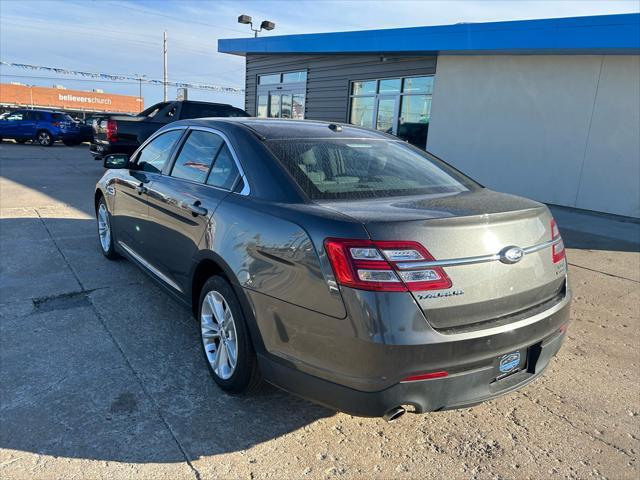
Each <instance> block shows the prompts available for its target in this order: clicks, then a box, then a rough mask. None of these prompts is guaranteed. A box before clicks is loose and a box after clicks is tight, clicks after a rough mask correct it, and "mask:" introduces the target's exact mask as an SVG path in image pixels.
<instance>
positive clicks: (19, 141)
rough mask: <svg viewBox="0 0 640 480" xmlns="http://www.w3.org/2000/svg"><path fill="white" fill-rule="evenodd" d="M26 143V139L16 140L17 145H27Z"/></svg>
mask: <svg viewBox="0 0 640 480" xmlns="http://www.w3.org/2000/svg"><path fill="white" fill-rule="evenodd" d="M26 142H27V139H26V138H16V143H20V144H22V143H26Z"/></svg>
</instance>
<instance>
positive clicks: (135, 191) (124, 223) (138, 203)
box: [112, 129, 184, 260]
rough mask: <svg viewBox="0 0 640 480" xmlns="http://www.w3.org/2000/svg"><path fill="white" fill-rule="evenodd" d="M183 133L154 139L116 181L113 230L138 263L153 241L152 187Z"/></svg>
mask: <svg viewBox="0 0 640 480" xmlns="http://www.w3.org/2000/svg"><path fill="white" fill-rule="evenodd" d="M183 132H184V130H182V129H181V130H170V131H168V132H165V133H163V134H161V135H158V136H157V137H155V138H154V139H153V140H151V142H149V143H148V144H147V145H145V146H144V147H143V148H142V149H141V150H140V151H139V152H138V153H137V154H136V155H135V157H134V158H133V159H132V162H131V163H132V165H131V169H130V170H129V171H128V172H127V173H125V174H124V175H122V176H121V177H119V178H118V179H117V181H116V182H115V208H114V211H113V212H112V218H113V224H114V231H115V234H116V237H117V241H118V242H120V243H121V244H124V245H121V246H123V248H124V249H125V250H127V252H128V253H129V254H132V255H133V256H135V257H136V258H137V259H138V260H141V259H144V257H145V256H146V254H145V250H146V249H148V244H149V242H152V241H153V239H151V238H150V237H149V235H148V230H149V204H148V201H147V200H148V191H149V187H150V186H151V182H153V180H154V179H155V178H156V177H157V176H158V175H159V174H160V172H162V169H163V167H164V164H165V163H166V162H167V160H168V159H169V158H170V156H171V152H172V150H173V148H174V147H175V146H176V144H177V141H178V139H179V138H180V136H181V135H182V133H183ZM132 252H133V253H132ZM138 257H140V258H138Z"/></svg>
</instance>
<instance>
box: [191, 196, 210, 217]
mask: <svg viewBox="0 0 640 480" xmlns="http://www.w3.org/2000/svg"><path fill="white" fill-rule="evenodd" d="M188 208H189V210H191V214H192V215H193V216H194V217H197V216H203V217H204V216H206V215H207V213H209V211H208V210H207V209H206V208H204V207H202V206H201V204H200V200H196V201H195V202H193V203H192V204H191V205H189V207H188Z"/></svg>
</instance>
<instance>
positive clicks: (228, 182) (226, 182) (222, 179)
mask: <svg viewBox="0 0 640 480" xmlns="http://www.w3.org/2000/svg"><path fill="white" fill-rule="evenodd" d="M239 174H240V172H239V171H238V167H237V166H236V162H235V161H234V159H233V156H232V155H231V151H230V150H229V147H228V146H227V144H226V143H225V144H224V146H223V147H222V149H221V150H220V153H219V154H218V157H217V158H216V161H215V163H214V164H213V168H212V169H211V173H210V174H209V178H208V179H207V184H208V185H213V186H215V187H220V188H224V189H226V190H231V189H232V188H233V184H234V183H235V182H236V178H238V175H239Z"/></svg>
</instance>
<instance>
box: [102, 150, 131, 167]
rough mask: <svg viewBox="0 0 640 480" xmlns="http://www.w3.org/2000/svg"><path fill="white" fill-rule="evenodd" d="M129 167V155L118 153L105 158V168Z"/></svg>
mask: <svg viewBox="0 0 640 480" xmlns="http://www.w3.org/2000/svg"><path fill="white" fill-rule="evenodd" d="M128 166H129V155H125V154H124V153H116V154H113V155H107V156H106V157H104V168H127V167H128Z"/></svg>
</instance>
